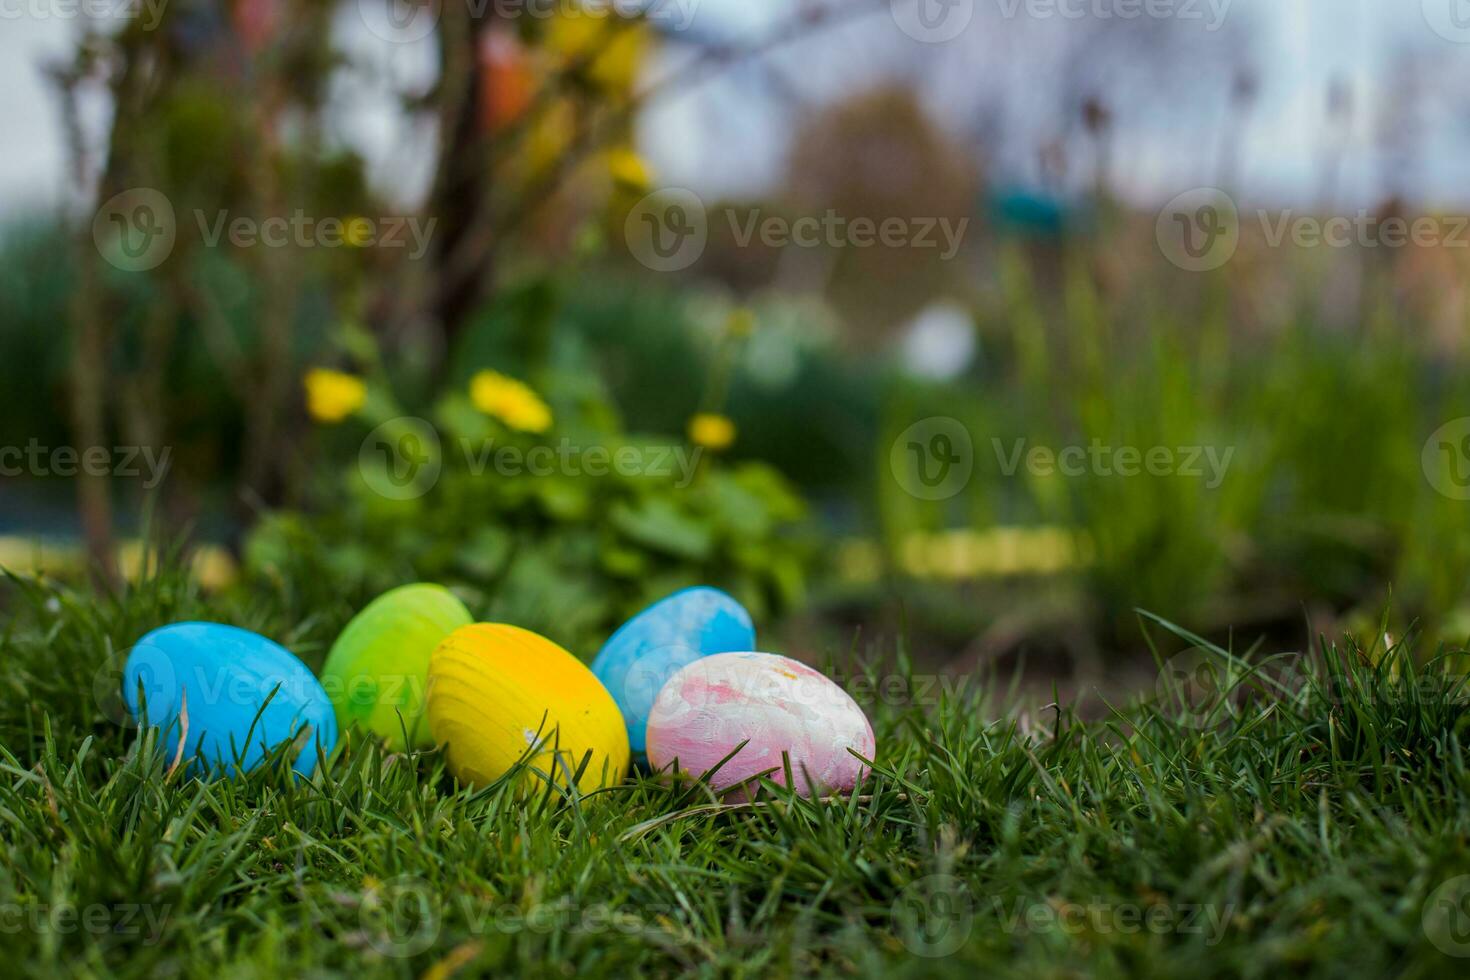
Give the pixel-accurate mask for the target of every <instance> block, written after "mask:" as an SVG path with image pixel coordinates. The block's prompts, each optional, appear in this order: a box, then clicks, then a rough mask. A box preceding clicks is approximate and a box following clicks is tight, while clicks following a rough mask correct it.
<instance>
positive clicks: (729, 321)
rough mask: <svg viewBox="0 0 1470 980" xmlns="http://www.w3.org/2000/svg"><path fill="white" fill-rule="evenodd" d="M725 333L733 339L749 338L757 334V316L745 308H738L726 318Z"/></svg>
mask: <svg viewBox="0 0 1470 980" xmlns="http://www.w3.org/2000/svg"><path fill="white" fill-rule="evenodd" d="M725 331H726V332H727V333H728V334H729V335H730V336H732V337H749V336H750V335H751V334H752V333H754V332H755V314H754V313H752V312H751V311H750V310H749V309H747V308H746V307H744V306H740V307H736V308H735V309H733V310H731V311H730V315H729V316H728V317H726V318H725Z"/></svg>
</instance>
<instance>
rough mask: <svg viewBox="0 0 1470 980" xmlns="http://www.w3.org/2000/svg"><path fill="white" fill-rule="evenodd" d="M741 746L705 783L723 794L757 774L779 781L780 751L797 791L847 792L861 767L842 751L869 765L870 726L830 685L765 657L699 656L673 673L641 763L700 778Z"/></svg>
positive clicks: (806, 670) (656, 706)
mask: <svg viewBox="0 0 1470 980" xmlns="http://www.w3.org/2000/svg"><path fill="white" fill-rule="evenodd" d="M741 742H746V743H747V744H746V746H745V747H744V748H743V749H741V750H740V752H739V753H738V754H736V755H735V756H734V757H733V758H731V759H730V760H729V761H728V762H726V763H725V764H724V765H723V766H721V767H720V770H719V771H718V772H717V773H715V774H714V775H713V776H711V777H710V785H711V786H712V787H714V788H715V789H716V790H725V789H730V788H732V787H735V786H738V785H739V784H741V783H743V782H745V781H746V780H749V779H751V778H753V777H754V776H756V775H759V774H762V773H765V774H767V776H768V778H769V779H770V780H771V781H772V782H774V783H777V784H778V785H783V786H784V785H785V784H786V775H785V771H784V764H783V761H782V758H781V753H782V752H785V753H787V754H788V755H789V756H790V759H791V772H792V776H793V778H794V779H795V781H796V787H795V789H797V791H798V792H800V793H802V794H803V795H810V794H811V793H812V791H813V790H815V791H816V792H818V793H822V792H839V793H847V792H851V791H852V790H853V789H854V788H855V787H856V786H857V785H858V784H859V783H861V782H862V780H863V777H864V776H866V775H867V767H866V766H864V765H863V764H862V763H861V762H859V761H858V760H857V759H856V758H854V757H853V755H852V753H851V752H849V751H848V750H849V749H851V750H852V751H853V752H856V753H858V754H859V755H861V756H862V757H863V758H865V759H871V758H873V748H874V743H873V726H872V725H871V724H869V723H868V719H867V716H866V715H864V714H863V711H862V709H861V708H859V707H858V706H857V702H855V701H854V700H853V699H852V697H851V696H849V695H848V693H847V692H846V691H844V690H843V689H842V688H840V687H838V686H837V685H836V684H834V683H833V682H832V681H831V680H830V679H828V678H827V677H826V676H824V675H823V674H821V673H820V672H819V671H815V670H813V669H812V668H810V667H808V666H807V665H806V664H803V663H798V662H797V661H795V660H791V659H789V658H787V657H781V656H777V655H776V654H773V653H721V654H716V655H715V656H712V657H702V658H700V659H699V660H696V661H695V662H694V663H692V664H689V665H688V666H687V667H684V668H683V669H682V670H680V671H679V672H678V673H677V674H675V675H674V676H673V677H672V678H671V679H670V680H669V682H668V683H667V684H665V685H664V687H663V690H661V691H659V693H658V698H657V699H655V701H654V703H653V711H652V712H651V713H650V714H649V716H648V761H649V764H650V765H651V766H652V767H653V768H654V769H655V770H663V769H667V768H669V767H670V766H671V765H672V764H673V763H675V762H677V763H678V768H679V770H680V771H681V772H682V773H685V774H687V775H690V776H702V775H704V774H705V773H707V772H709V770H711V769H713V768H714V767H715V766H716V765H718V764H719V763H720V761H721V760H722V759H724V758H725V757H726V756H727V755H730V753H732V752H734V751H735V748H736V746H738V745H739V744H740V743H741Z"/></svg>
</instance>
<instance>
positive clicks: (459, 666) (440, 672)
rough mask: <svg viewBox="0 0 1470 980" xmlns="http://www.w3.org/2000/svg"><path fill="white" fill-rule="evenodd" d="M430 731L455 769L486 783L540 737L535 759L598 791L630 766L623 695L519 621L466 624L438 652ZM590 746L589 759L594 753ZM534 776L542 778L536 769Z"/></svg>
mask: <svg viewBox="0 0 1470 980" xmlns="http://www.w3.org/2000/svg"><path fill="white" fill-rule="evenodd" d="M428 716H429V732H430V734H432V735H433V737H434V741H436V742H438V743H440V744H442V745H444V746H445V757H446V760H447V761H448V764H449V771H450V772H451V773H453V774H454V776H455V777H456V778H457V779H459V780H460V781H461V782H463V783H468V784H470V785H473V786H484V785H486V784H488V783H491V782H494V781H495V780H496V779H498V778H500V777H501V776H503V775H505V774H506V772H508V771H509V770H510V768H511V767H512V766H514V765H515V764H516V762H517V761H518V760H520V759H521V758H522V757H523V756H525V755H526V754H527V752H528V751H530V750H531V749H532V747H533V746H536V745H538V744H539V745H540V748H539V749H538V750H537V751H536V752H535V754H534V755H532V756H530V758H529V759H528V766H529V767H530V768H531V769H533V770H536V771H538V772H540V773H543V774H545V775H546V776H549V777H552V778H554V779H555V780H556V782H557V784H558V785H562V786H565V785H567V784H568V783H569V782H570V777H571V775H573V774H575V773H576V772H577V769H578V767H580V766H582V763H583V760H584V758H585V759H586V766H585V767H584V768H582V776H581V778H580V779H578V780H577V788H578V789H579V790H581V791H582V792H584V793H585V792H590V791H592V790H595V789H598V788H600V787H602V786H607V785H611V784H613V783H617V782H618V781H620V780H621V779H622V778H623V776H624V775H625V774H626V773H627V771H628V760H629V749H628V730H627V725H626V724H625V723H624V721H623V716H622V713H621V712H620V711H618V706H617V704H616V703H615V702H614V701H613V698H612V695H611V694H609V693H608V692H607V688H605V687H603V686H602V682H601V681H599V680H598V679H597V677H596V676H595V675H594V674H593V673H592V671H591V670H589V669H588V668H587V666H586V665H585V664H583V663H582V661H580V660H578V659H577V658H576V657H574V656H572V655H571V654H570V653H568V652H567V651H566V650H563V649H562V648H561V647H559V646H557V645H556V644H555V643H553V642H551V641H550V640H548V639H546V638H545V637H543V636H538V635H537V634H535V633H532V632H531V631H530V630H524V629H521V628H520V627H518V626H507V625H504V624H501V623H476V624H474V625H471V626H462V627H460V628H459V629H457V630H455V631H454V632H453V633H451V634H449V636H447V637H445V638H444V640H443V642H441V643H440V644H439V646H438V647H437V648H436V649H435V650H434V653H433V655H432V656H431V657H430V658H429V690H428ZM589 754H590V758H587V757H588V756H589ZM528 776H529V779H530V780H532V781H533V784H534V785H545V784H544V781H543V779H542V777H538V776H535V775H534V774H528Z"/></svg>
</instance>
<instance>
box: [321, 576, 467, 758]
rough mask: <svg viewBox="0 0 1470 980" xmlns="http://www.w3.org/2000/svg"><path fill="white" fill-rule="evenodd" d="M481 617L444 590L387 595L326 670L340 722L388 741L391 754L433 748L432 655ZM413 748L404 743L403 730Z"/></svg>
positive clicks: (356, 625) (363, 615) (356, 621)
mask: <svg viewBox="0 0 1470 980" xmlns="http://www.w3.org/2000/svg"><path fill="white" fill-rule="evenodd" d="M474 621H475V620H474V617H472V616H471V615H470V611H469V610H468V609H466V608H465V607H464V603H462V602H460V601H459V599H457V598H455V596H454V593H452V592H450V591H449V590H448V589H446V588H444V587H442V586H438V585H427V584H419V585H405V586H401V587H400V588H396V589H392V590H390V591H388V592H384V593H383V594H382V595H380V596H378V597H377V598H376V599H374V600H373V601H372V602H370V603H368V604H367V606H366V608H364V609H363V610H362V612H360V613H358V614H357V615H356V616H354V617H353V618H352V621H351V622H350V623H348V624H347V628H346V629H344V630H343V631H342V635H341V636H339V637H337V642H336V643H334V644H332V650H331V652H330V653H328V654H327V662H326V664H325V665H324V666H323V667H322V687H324V688H326V691H327V694H328V695H329V696H330V697H331V699H332V703H333V705H335V706H336V708H337V723H338V724H339V725H341V726H342V729H343V730H344V731H345V730H347V729H349V728H351V727H352V726H353V725H356V726H357V727H359V728H361V729H362V730H364V731H367V732H371V733H373V734H375V735H378V736H380V737H382V738H383V739H384V740H385V741H386V742H387V743H388V746H389V748H391V749H393V750H395V751H398V752H402V751H403V750H404V749H406V748H410V747H411V748H429V747H431V746H432V745H433V744H434V740H433V738H431V737H430V735H429V720H428V718H427V717H425V714H424V691H425V690H426V688H427V687H428V683H429V656H430V654H432V653H433V652H434V648H435V647H437V646H438V645H439V643H440V641H442V640H443V639H444V638H445V637H446V636H448V635H449V634H450V633H453V632H454V631H455V630H457V629H459V628H460V627H461V626H468V625H469V624H470V623H473V622H474ZM405 731H407V732H408V736H409V737H408V744H407V745H405V744H404V737H403V736H404V732H405Z"/></svg>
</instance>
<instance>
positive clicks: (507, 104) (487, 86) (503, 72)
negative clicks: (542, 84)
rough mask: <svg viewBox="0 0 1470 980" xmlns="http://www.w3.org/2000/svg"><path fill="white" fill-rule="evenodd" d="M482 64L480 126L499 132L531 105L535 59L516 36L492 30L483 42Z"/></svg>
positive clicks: (486, 129)
mask: <svg viewBox="0 0 1470 980" xmlns="http://www.w3.org/2000/svg"><path fill="white" fill-rule="evenodd" d="M480 66H481V68H482V69H483V70H482V72H481V75H480V125H481V126H482V127H483V128H484V129H485V131H486V132H490V133H496V132H499V131H500V130H502V129H504V128H505V127H506V126H508V125H510V124H511V123H513V122H515V121H516V120H517V119H519V118H520V117H521V116H522V115H523V114H524V113H525V111H526V109H527V107H528V106H530V104H531V96H532V92H533V89H534V88H535V81H534V79H533V78H532V74H531V60H530V57H529V55H528V54H527V53H526V49H525V48H524V47H523V46H522V45H521V42H520V41H518V40H517V39H516V38H515V36H514V35H511V34H507V33H505V32H503V31H491V32H489V33H488V34H486V35H485V37H484V38H483V39H482V40H481V42H480Z"/></svg>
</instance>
